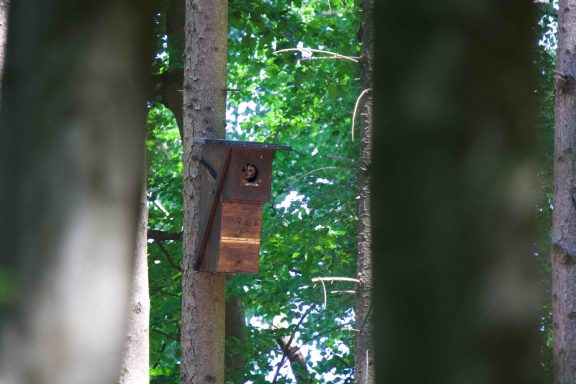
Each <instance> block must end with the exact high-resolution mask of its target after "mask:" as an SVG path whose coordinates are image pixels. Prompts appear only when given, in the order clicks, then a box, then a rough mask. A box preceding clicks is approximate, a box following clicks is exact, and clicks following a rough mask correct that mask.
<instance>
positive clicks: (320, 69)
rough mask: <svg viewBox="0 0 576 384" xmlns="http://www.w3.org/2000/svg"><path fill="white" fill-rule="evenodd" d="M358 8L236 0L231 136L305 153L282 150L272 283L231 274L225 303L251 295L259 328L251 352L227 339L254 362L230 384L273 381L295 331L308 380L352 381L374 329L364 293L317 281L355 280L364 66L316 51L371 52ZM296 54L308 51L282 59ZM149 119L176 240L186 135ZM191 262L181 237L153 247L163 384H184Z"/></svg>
mask: <svg viewBox="0 0 576 384" xmlns="http://www.w3.org/2000/svg"><path fill="white" fill-rule="evenodd" d="M358 5H359V4H357V3H356V2H354V1H353V0H342V1H332V2H330V1H328V2H326V1H315V0H309V1H292V2H285V1H279V2H267V1H265V2H243V1H240V0H232V1H230V3H229V24H230V25H229V37H230V38H229V65H228V69H229V74H228V79H229V80H228V83H229V88H230V92H229V94H228V107H227V108H228V111H227V117H228V121H227V135H228V138H229V139H238V140H256V141H266V142H274V143H282V144H287V145H291V146H292V147H293V148H294V151H293V152H290V153H278V154H277V156H276V160H275V163H274V175H273V180H274V183H273V191H272V201H271V202H270V203H269V204H267V205H265V209H264V217H263V231H262V247H261V257H260V273H259V274H257V275H236V276H232V277H231V278H229V280H228V283H227V294H228V295H239V296H240V297H241V298H242V303H243V306H244V309H245V315H246V321H247V330H246V331H247V340H246V343H245V345H239V344H238V340H233V339H231V340H228V345H227V350H228V352H229V353H234V354H240V355H241V356H242V358H243V359H244V360H245V361H246V367H245V369H244V370H243V373H244V376H243V377H242V378H238V377H228V380H230V382H234V383H240V382H244V381H247V380H250V381H251V382H253V383H262V382H265V378H266V377H267V378H268V380H271V379H272V377H273V376H274V374H275V372H276V369H277V368H278V367H277V365H278V362H279V360H280V356H281V355H282V351H281V349H280V347H279V345H278V343H277V341H276V340H277V338H278V337H280V336H283V335H288V336H290V335H292V334H295V343H297V345H302V348H301V351H302V352H304V355H305V357H306V360H307V369H308V370H309V372H310V377H313V378H315V380H317V381H319V382H351V381H352V379H353V363H354V359H353V345H354V332H355V331H354V329H355V328H358V327H361V326H362V325H355V324H354V314H353V305H354V295H353V294H350V291H353V290H354V289H355V286H354V284H353V283H350V282H334V283H326V284H325V285H322V284H321V283H313V282H312V280H311V279H312V278H315V277H331V276H332V277H333V276H341V277H354V276H355V271H356V257H355V253H356V236H357V234H356V230H357V224H356V223H357V217H356V211H357V200H356V195H357V190H356V184H355V183H356V160H357V157H358V145H357V143H356V142H353V141H352V140H351V118H352V110H353V107H354V102H355V100H356V97H357V96H358V94H359V93H360V88H359V86H360V85H359V84H360V81H359V75H360V65H359V64H358V63H354V62H352V61H349V60H341V59H338V60H306V58H307V56H309V55H310V52H308V51H307V50H306V49H305V48H312V49H322V50H326V51H331V52H336V53H339V54H343V55H347V56H357V55H359V53H360V46H361V42H360V41H358V38H357V32H358V30H359V26H360V17H361V13H360V12H359V8H358ZM172 6H173V3H171V2H170V1H165V2H163V3H162V7H161V11H160V13H159V14H158V19H157V22H158V57H157V60H156V64H155V71H156V72H157V73H159V74H160V73H166V72H169V71H178V70H181V66H182V61H181V59H180V58H181V52H179V51H178V47H181V37H178V36H166V27H165V23H166V16H165V15H166V10H167V9H170V7H172ZM296 47H300V48H302V49H301V51H298V52H285V53H278V54H275V53H274V51H276V50H281V49H287V48H296ZM318 56H322V55H317V54H313V56H312V58H316V57H318ZM148 123H149V137H148V153H149V185H148V197H149V201H150V204H149V208H150V213H149V216H150V219H149V225H150V229H153V230H161V231H166V232H170V233H178V232H181V230H182V197H181V185H182V164H181V162H180V158H181V154H182V147H181V143H180V137H179V132H178V128H177V126H176V122H175V120H174V118H173V116H172V113H171V112H170V111H169V110H168V109H167V108H165V107H164V106H163V105H162V104H160V103H159V102H158V100H156V102H154V103H151V104H150V112H149V118H148ZM181 260H182V257H181V242H180V241H160V242H151V243H150V244H149V270H150V292H151V305H152V313H151V374H152V380H153V382H154V383H164V382H165V383H176V382H178V380H179V379H178V353H179V352H178V351H179V341H178V340H179V334H178V333H179V325H180V324H179V322H180V294H181V288H180V284H181V281H180V277H181V273H180V269H179V268H180V263H181ZM334 291H337V292H334ZM303 317H305V318H303ZM274 319H276V321H274ZM280 319H281V321H279V320H280ZM300 320H302V323H301V325H300V326H299V327H298V330H297V331H296V330H295V329H296V325H297V323H298V322H300ZM273 321H274V325H276V326H274V325H273ZM278 324H281V326H278ZM285 326H287V327H285ZM284 366H285V368H284V369H283V370H282V371H281V372H280V375H279V377H278V378H277V382H291V381H290V379H289V378H288V376H287V374H286V372H288V371H289V369H288V368H287V367H288V366H289V364H288V362H287V361H285V362H284Z"/></svg>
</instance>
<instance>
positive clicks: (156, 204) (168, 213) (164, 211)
mask: <svg viewBox="0 0 576 384" xmlns="http://www.w3.org/2000/svg"><path fill="white" fill-rule="evenodd" d="M152 204H154V205H155V206H156V208H158V209H159V210H160V212H162V213H163V214H164V216H166V217H170V212H168V211H167V210H166V209H165V208H164V207H162V206H160V204H158V203H157V202H156V200H152Z"/></svg>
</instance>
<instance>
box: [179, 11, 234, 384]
mask: <svg viewBox="0 0 576 384" xmlns="http://www.w3.org/2000/svg"><path fill="white" fill-rule="evenodd" d="M227 31H228V3H227V1H226V0H218V1H208V0H186V26H185V32H186V48H185V51H184V58H185V65H184V132H183V133H184V143H183V144H184V238H183V258H184V263H183V264H184V272H183V276H182V336H181V344H182V365H181V370H180V377H181V381H182V384H192V383H193V384H202V383H223V382H224V307H225V281H226V275H225V274H221V273H208V272H196V271H194V270H193V268H192V264H191V261H192V258H193V255H194V252H195V249H196V243H197V242H198V241H200V239H199V238H198V234H199V232H200V231H199V224H198V212H199V204H208V202H200V201H199V196H200V193H199V192H200V183H202V180H201V176H200V172H199V171H198V162H197V161H196V160H195V159H197V158H198V150H199V149H198V147H197V146H194V145H193V141H192V138H193V137H194V136H205V137H224V136H225V116H226V115H225V109H226V74H227V71H226V63H227V62H226V59H227Z"/></svg>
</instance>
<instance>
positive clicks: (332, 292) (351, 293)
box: [330, 291, 356, 295]
mask: <svg viewBox="0 0 576 384" xmlns="http://www.w3.org/2000/svg"><path fill="white" fill-rule="evenodd" d="M330 293H331V294H333V295H338V294H340V295H355V294H356V291H330Z"/></svg>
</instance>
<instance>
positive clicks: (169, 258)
mask: <svg viewBox="0 0 576 384" xmlns="http://www.w3.org/2000/svg"><path fill="white" fill-rule="evenodd" d="M154 244H156V245H158V247H159V248H160V250H161V251H162V253H164V255H166V259H168V263H170V265H171V266H172V267H174V269H176V270H178V271H180V272H182V266H179V265H178V264H176V262H175V261H174V259H173V258H172V256H171V255H170V253H169V252H168V251H167V250H166V248H164V246H163V245H162V243H160V242H158V241H155V242H154Z"/></svg>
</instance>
